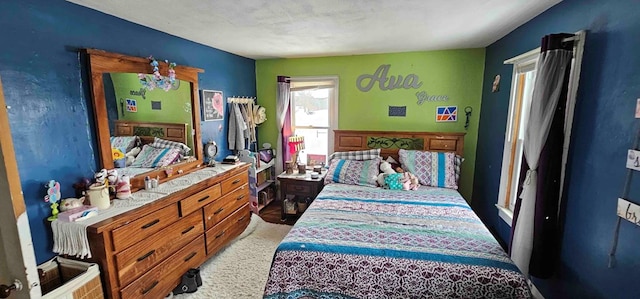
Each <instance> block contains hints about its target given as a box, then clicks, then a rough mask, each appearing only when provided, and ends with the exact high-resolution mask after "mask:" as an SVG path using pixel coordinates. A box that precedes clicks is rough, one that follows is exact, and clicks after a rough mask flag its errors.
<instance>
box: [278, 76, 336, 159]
mask: <svg viewBox="0 0 640 299" xmlns="http://www.w3.org/2000/svg"><path fill="white" fill-rule="evenodd" d="M294 81H295V82H305V81H333V86H335V88H334V89H333V97H331V100H330V102H329V105H330V108H329V112H330V113H329V132H328V138H329V140H328V146H329V148H328V153H329V154H331V153H333V148H334V140H333V131H334V130H337V129H338V103H339V99H338V95H339V94H340V93H339V89H340V86H339V83H340V80H339V77H338V76H304V77H291V78H290V82H294ZM289 105H291V106H290V109H289V111H293V101H290V102H289Z"/></svg>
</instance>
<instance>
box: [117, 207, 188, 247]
mask: <svg viewBox="0 0 640 299" xmlns="http://www.w3.org/2000/svg"><path fill="white" fill-rule="evenodd" d="M178 218H179V215H178V205H176V204H172V205H170V206H167V207H165V208H162V209H160V210H157V211H154V212H153V213H151V214H148V215H145V216H142V217H141V218H138V219H137V220H134V221H131V222H129V223H127V224H125V225H123V226H121V227H118V228H116V229H114V230H113V248H114V249H115V251H116V252H118V251H120V250H123V249H125V248H127V247H129V246H131V245H132V244H135V243H137V242H138V241H140V240H142V239H144V238H146V237H148V236H150V235H151V234H153V233H155V232H158V231H160V230H161V229H163V228H165V227H166V226H167V225H169V224H171V223H174V222H175V221H176V220H178Z"/></svg>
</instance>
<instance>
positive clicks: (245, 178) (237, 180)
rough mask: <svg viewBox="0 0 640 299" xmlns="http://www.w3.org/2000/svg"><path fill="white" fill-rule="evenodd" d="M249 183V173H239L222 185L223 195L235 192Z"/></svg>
mask: <svg viewBox="0 0 640 299" xmlns="http://www.w3.org/2000/svg"><path fill="white" fill-rule="evenodd" d="M248 182H249V173H248V172H243V173H239V174H236V175H234V176H232V177H230V178H228V179H226V180H224V181H222V183H221V185H222V194H227V193H229V192H230V191H233V189H236V188H238V187H240V186H242V185H244V184H246V183H248Z"/></svg>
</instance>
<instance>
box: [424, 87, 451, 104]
mask: <svg viewBox="0 0 640 299" xmlns="http://www.w3.org/2000/svg"><path fill="white" fill-rule="evenodd" d="M416 97H417V98H418V102H417V103H418V105H422V104H423V103H424V102H425V101H427V102H446V101H448V100H449V96H445V95H429V94H428V93H427V92H426V91H424V90H423V91H419V92H416Z"/></svg>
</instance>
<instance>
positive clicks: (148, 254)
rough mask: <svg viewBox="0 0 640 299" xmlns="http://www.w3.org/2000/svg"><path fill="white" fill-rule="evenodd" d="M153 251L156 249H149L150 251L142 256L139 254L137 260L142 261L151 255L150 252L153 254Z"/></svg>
mask: <svg viewBox="0 0 640 299" xmlns="http://www.w3.org/2000/svg"><path fill="white" fill-rule="evenodd" d="M155 252H156V250H155V249H153V250H151V251H149V252H147V253H146V254H145V255H143V256H141V257H139V258H138V262H142V261H144V260H145V259H146V258H148V257H150V256H151V255H152V254H154V253H155Z"/></svg>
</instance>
